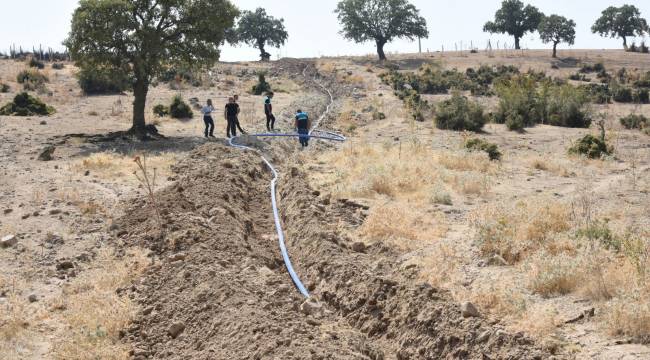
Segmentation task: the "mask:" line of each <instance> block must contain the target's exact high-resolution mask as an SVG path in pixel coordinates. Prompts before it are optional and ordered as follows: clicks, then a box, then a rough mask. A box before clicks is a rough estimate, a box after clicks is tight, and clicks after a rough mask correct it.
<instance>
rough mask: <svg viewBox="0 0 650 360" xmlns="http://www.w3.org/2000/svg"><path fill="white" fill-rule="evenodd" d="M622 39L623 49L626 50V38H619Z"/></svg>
mask: <svg viewBox="0 0 650 360" xmlns="http://www.w3.org/2000/svg"><path fill="white" fill-rule="evenodd" d="M621 37H622V38H623V49H625V50H627V37H625V36H621Z"/></svg>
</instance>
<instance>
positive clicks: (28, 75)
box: [16, 70, 50, 84]
mask: <svg viewBox="0 0 650 360" xmlns="http://www.w3.org/2000/svg"><path fill="white" fill-rule="evenodd" d="M16 81H18V83H19V84H26V83H40V84H44V83H46V82H49V81H50V79H48V78H47V76H45V75H44V74H43V73H41V72H40V71H38V70H23V71H21V72H19V73H18V75H17V76H16Z"/></svg>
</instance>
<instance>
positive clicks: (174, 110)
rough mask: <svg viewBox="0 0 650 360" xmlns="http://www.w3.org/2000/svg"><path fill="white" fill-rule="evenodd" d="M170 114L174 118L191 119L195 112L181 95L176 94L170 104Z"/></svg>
mask: <svg viewBox="0 0 650 360" xmlns="http://www.w3.org/2000/svg"><path fill="white" fill-rule="evenodd" d="M169 115H170V116H171V117H173V118H174V119H191V118H192V117H194V113H193V112H192V109H191V108H190V106H189V105H187V103H185V101H183V99H182V98H181V96H180V95H176V96H174V98H173V99H172V103H171V105H169Z"/></svg>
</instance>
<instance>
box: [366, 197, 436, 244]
mask: <svg viewBox="0 0 650 360" xmlns="http://www.w3.org/2000/svg"><path fill="white" fill-rule="evenodd" d="M447 230H448V226H447V223H446V221H445V218H444V216H443V215H440V214H436V215H433V216H432V215H427V214H422V213H420V212H418V211H417V209H414V207H413V206H411V205H409V204H408V203H406V204H405V203H393V204H390V205H384V206H377V207H375V208H374V209H373V211H372V213H370V215H369V216H368V218H367V219H366V221H365V222H364V224H363V225H362V226H361V228H360V229H359V232H360V235H361V236H363V237H365V238H366V239H368V241H369V242H375V241H385V242H389V243H391V244H393V245H395V246H397V247H398V248H400V249H402V250H412V249H414V248H417V246H418V245H421V242H423V241H432V240H435V239H439V238H441V237H443V236H444V235H445V234H446V233H447Z"/></svg>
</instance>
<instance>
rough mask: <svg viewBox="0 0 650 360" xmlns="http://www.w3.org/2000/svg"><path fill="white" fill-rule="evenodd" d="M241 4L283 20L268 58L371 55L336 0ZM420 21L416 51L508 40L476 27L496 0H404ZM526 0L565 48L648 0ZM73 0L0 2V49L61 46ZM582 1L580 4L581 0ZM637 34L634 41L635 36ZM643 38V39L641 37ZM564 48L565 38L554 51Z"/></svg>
mask: <svg viewBox="0 0 650 360" xmlns="http://www.w3.org/2000/svg"><path fill="white" fill-rule="evenodd" d="M231 1H232V2H233V3H234V4H235V5H236V6H237V7H239V8H240V9H242V10H254V9H255V8H257V7H264V8H265V9H266V10H267V13H268V14H269V15H271V16H274V17H278V18H284V20H285V26H286V28H287V31H288V32H289V39H288V41H287V43H286V44H285V46H283V47H282V48H280V49H273V48H268V49H267V51H268V52H269V53H271V54H272V56H273V59H276V58H278V57H280V56H281V57H320V56H343V55H365V54H374V53H375V49H374V44H372V43H365V44H355V43H353V42H350V41H347V40H345V39H343V37H342V36H341V35H340V33H339V31H340V29H341V27H340V25H339V24H338V20H337V18H336V14H334V9H335V8H336V4H337V2H338V1H337V0H317V1H314V0H231ZM411 2H412V3H413V4H415V6H416V7H417V8H418V9H420V15H421V16H423V17H424V18H425V19H426V20H427V26H428V28H429V33H430V35H429V38H428V39H423V40H422V49H423V51H426V50H427V49H429V50H431V51H436V50H440V49H442V47H443V46H444V49H445V50H453V49H455V47H460V46H461V42H462V44H463V45H462V46H463V48H465V49H467V48H468V47H469V44H473V45H474V46H475V47H478V48H481V49H484V48H485V47H486V45H487V41H488V40H490V41H491V43H492V46H493V47H496V43H497V42H499V44H503V43H504V42H506V43H508V44H509V45H510V46H512V44H513V39H512V38H511V37H508V36H505V35H490V34H486V33H483V31H482V29H483V24H484V23H485V22H486V21H489V20H491V19H493V18H494V13H495V12H496V10H497V9H498V8H499V7H500V4H501V1H500V0H411ZM524 2H526V3H529V4H532V5H534V6H536V7H538V8H539V9H540V10H541V11H542V12H544V13H545V14H558V15H562V16H565V17H567V18H570V19H573V20H574V21H575V22H576V23H577V27H576V43H575V45H573V46H572V47H571V48H573V49H610V48H621V46H622V41H621V40H619V39H609V38H601V37H600V36H598V35H597V34H592V33H591V30H590V29H591V25H592V24H593V23H594V21H595V20H596V19H597V18H598V17H599V15H600V13H601V11H602V10H604V9H605V8H606V7H608V6H612V5H616V6H620V5H622V4H632V5H635V6H637V7H638V8H639V9H640V10H641V15H642V16H643V17H645V18H646V19H649V20H650V1H648V0H627V1H618V0H590V1H588V2H586V1H583V0H529V1H525V0H524ZM77 3H78V0H18V1H16V0H0V8H2V9H3V11H2V13H1V14H0V51H2V52H7V50H8V49H9V46H10V45H11V44H16V45H17V46H23V48H24V49H31V48H32V46H35V47H38V45H39V44H42V45H43V47H44V48H47V47H52V48H54V49H59V50H61V49H63V46H62V45H61V43H62V41H63V40H64V39H65V38H66V36H67V34H68V32H69V30H70V19H71V17H72V12H73V11H74V9H75V7H76V5H77ZM586 4H588V5H586ZM641 40H642V39H637V42H639V41H641ZM646 41H650V38H648V39H646ZM522 47H524V48H529V49H540V48H550V44H543V43H542V42H541V41H540V40H539V37H538V36H537V35H536V34H527V35H526V36H525V37H524V39H522ZM563 48H568V46H567V45H566V44H562V45H560V49H563ZM385 50H386V51H387V53H392V52H399V53H405V52H417V51H418V44H417V42H410V41H401V40H397V41H394V42H393V43H390V44H388V45H386V49H385ZM258 59H259V53H258V51H257V50H255V49H252V48H250V47H247V46H245V45H244V46H237V47H232V46H224V47H223V49H222V55H221V60H223V61H244V60H258Z"/></svg>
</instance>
